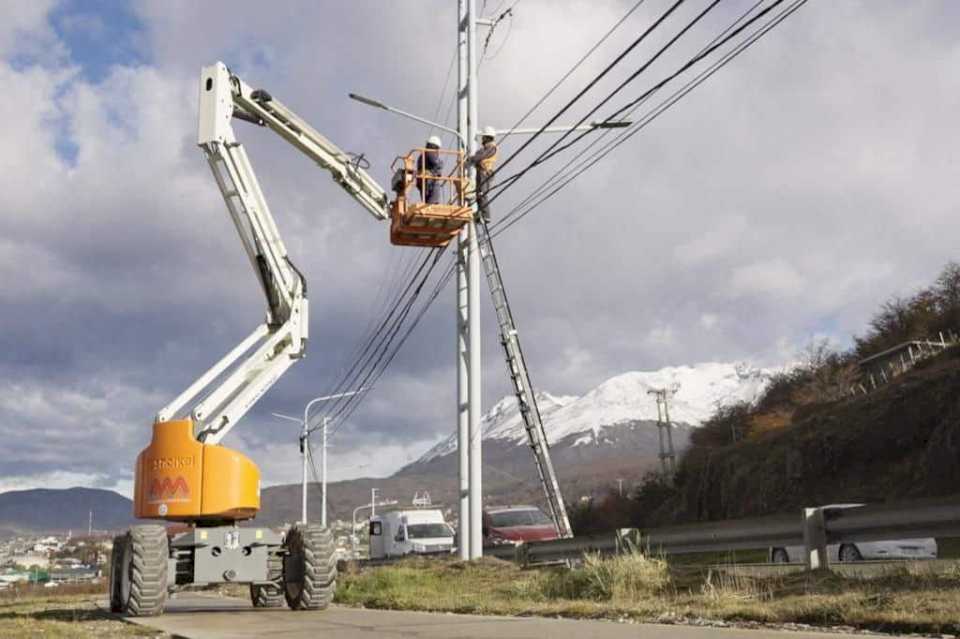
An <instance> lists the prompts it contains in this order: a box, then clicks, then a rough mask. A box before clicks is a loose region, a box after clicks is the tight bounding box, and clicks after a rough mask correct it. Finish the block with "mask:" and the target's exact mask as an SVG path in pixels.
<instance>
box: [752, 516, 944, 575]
mask: <svg viewBox="0 0 960 639" xmlns="http://www.w3.org/2000/svg"><path fill="white" fill-rule="evenodd" d="M860 506H863V504H830V505H828V506H824V508H827V509H834V510H843V509H846V508H858V507H860ZM803 554H804V547H803V546H786V547H775V548H771V549H770V561H771V562H772V563H775V564H787V563H800V562H803V561H804V556H803ZM936 558H937V540H936V539H933V538H931V537H926V538H922V539H896V540H892V541H858V542H856V543H852V542H848V543H843V544H830V545H828V546H827V561H831V562H852V561H863V560H882V559H936Z"/></svg>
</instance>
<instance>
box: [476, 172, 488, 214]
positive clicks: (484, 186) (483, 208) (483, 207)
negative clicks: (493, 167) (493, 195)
mask: <svg viewBox="0 0 960 639" xmlns="http://www.w3.org/2000/svg"><path fill="white" fill-rule="evenodd" d="M477 179H478V180H479V182H480V186H479V188H478V189H477V208H479V209H480V215H481V217H483V219H484V220H485V221H487V222H489V221H490V180H487V179H484V178H482V177H478V178H477Z"/></svg>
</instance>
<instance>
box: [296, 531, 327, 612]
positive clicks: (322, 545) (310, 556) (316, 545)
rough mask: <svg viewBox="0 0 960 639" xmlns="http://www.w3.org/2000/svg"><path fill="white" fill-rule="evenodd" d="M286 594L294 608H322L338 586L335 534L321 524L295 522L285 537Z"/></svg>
mask: <svg viewBox="0 0 960 639" xmlns="http://www.w3.org/2000/svg"><path fill="white" fill-rule="evenodd" d="M283 545H284V549H285V550H286V556H285V557H284V559H283V594H284V597H286V600H287V605H288V606H290V608H291V609H293V610H323V609H325V608H326V607H327V606H329V605H330V602H331V601H333V595H334V592H335V591H336V588H337V557H336V546H335V545H334V542H333V534H332V533H331V532H330V531H329V530H326V529H324V528H321V527H320V526H311V525H303V524H294V525H293V527H291V528H290V530H289V531H288V532H287V537H286V539H285V540H284V544H283Z"/></svg>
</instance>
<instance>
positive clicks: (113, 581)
mask: <svg viewBox="0 0 960 639" xmlns="http://www.w3.org/2000/svg"><path fill="white" fill-rule="evenodd" d="M126 540H127V536H126V535H117V536H116V537H114V538H113V550H111V551H110V612H121V611H122V610H123V602H122V599H121V594H120V560H121V558H122V557H123V547H124V544H125V543H126Z"/></svg>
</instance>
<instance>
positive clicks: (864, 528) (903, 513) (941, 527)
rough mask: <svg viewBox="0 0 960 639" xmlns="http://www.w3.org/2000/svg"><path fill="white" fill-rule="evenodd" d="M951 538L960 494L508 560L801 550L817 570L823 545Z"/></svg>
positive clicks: (575, 546) (581, 540) (548, 549)
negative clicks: (631, 550) (633, 551)
mask: <svg viewBox="0 0 960 639" xmlns="http://www.w3.org/2000/svg"><path fill="white" fill-rule="evenodd" d="M957 536H960V496H954V497H951V498H949V499H943V500H929V501H926V502H911V503H906V504H880V505H868V506H859V507H855V508H836V507H829V506H827V507H821V508H805V509H803V512H802V514H801V516H792V515H776V516H771V517H758V518H753V519H740V520H728V521H719V522H707V523H700V524H689V525H684V526H672V527H667V528H655V529H651V530H639V529H623V530H619V531H617V532H615V533H607V534H603V535H593V536H587V537H574V538H572V539H555V540H552V541H534V542H529V543H526V544H523V545H521V546H517V547H516V549H515V551H514V559H515V560H516V561H518V562H519V563H521V564H523V565H525V566H535V565H538V564H545V563H553V562H557V561H563V560H569V559H576V558H579V557H582V556H583V555H584V554H586V553H591V552H595V553H600V554H614V553H617V552H622V551H623V550H624V549H627V548H637V549H640V550H643V551H645V552H650V553H652V554H683V553H696V552H727V551H731V550H748V549H759V548H770V547H778V546H804V547H805V550H806V553H805V557H806V563H807V567H808V568H819V567H825V566H826V565H827V562H826V546H827V544H835V543H842V542H855V541H884V540H893V539H906V538H917V537H957ZM504 558H506V557H504Z"/></svg>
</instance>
